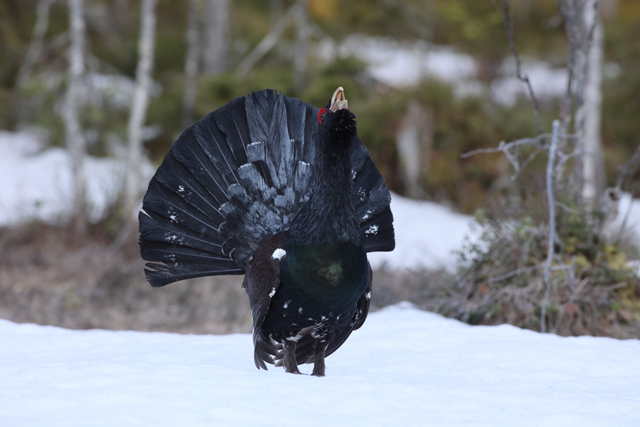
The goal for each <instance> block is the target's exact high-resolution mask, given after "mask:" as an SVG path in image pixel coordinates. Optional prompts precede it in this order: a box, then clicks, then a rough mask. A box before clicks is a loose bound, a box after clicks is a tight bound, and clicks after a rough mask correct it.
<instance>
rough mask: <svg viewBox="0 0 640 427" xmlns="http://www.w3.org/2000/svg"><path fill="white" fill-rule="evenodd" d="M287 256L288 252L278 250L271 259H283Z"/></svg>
mask: <svg viewBox="0 0 640 427" xmlns="http://www.w3.org/2000/svg"><path fill="white" fill-rule="evenodd" d="M286 254H287V251H285V250H284V249H281V248H278V249H276V250H275V251H273V254H272V255H271V258H273V259H282V257H283V256H285V255H286Z"/></svg>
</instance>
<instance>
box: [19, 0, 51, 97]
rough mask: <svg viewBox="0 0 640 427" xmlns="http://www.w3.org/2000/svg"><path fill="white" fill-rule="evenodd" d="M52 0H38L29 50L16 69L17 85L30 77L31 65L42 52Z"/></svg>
mask: <svg viewBox="0 0 640 427" xmlns="http://www.w3.org/2000/svg"><path fill="white" fill-rule="evenodd" d="M51 3H53V0H40V1H39V2H38V6H37V9H36V25H35V26H34V27H33V35H32V36H31V43H30V44H29V50H28V51H27V55H26V56H25V58H24V62H23V63H22V66H21V67H20V70H19V71H18V86H20V87H21V88H22V87H24V85H25V84H26V83H27V82H28V81H29V79H30V78H31V73H32V71H33V66H34V65H35V64H36V62H38V59H39V58H40V53H41V52H42V41H43V40H44V36H45V34H47V29H48V28H49V8H50V7H51Z"/></svg>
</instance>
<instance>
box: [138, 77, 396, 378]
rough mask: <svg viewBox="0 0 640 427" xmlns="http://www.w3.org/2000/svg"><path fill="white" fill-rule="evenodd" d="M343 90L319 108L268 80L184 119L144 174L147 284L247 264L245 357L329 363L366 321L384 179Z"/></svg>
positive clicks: (380, 245) (385, 217)
mask: <svg viewBox="0 0 640 427" xmlns="http://www.w3.org/2000/svg"><path fill="white" fill-rule="evenodd" d="M355 119H356V116H355V115H354V114H353V113H352V112H351V111H350V110H349V109H348V106H347V100H346V99H345V97H344V91H343V89H342V88H338V89H337V90H336V91H335V93H334V94H333V96H332V98H331V101H330V102H329V103H328V104H327V105H326V106H325V108H322V109H320V110H318V109H317V108H315V107H313V106H311V105H309V104H307V103H305V102H303V101H301V100H299V99H295V98H290V97H287V96H283V95H282V94H278V93H276V92H275V91H273V90H263V91H259V92H253V93H251V94H249V95H247V96H244V97H241V98H236V99H234V100H233V101H231V102H229V103H228V104H226V105H225V106H223V107H221V108H219V109H218V110H216V111H214V112H212V113H210V114H208V115H207V116H206V117H204V118H203V119H202V120H200V121H199V122H197V123H196V124H194V125H193V126H191V127H189V128H188V129H187V130H186V131H185V132H184V133H183V134H182V135H181V136H180V138H178V140H177V141H176V142H175V143H174V144H173V146H172V147H171V149H170V151H169V153H168V154H167V155H166V157H165V158H164V161H163V162H162V164H161V165H160V167H159V168H158V170H157V172H156V174H155V176H154V177H153V179H152V180H151V182H150V184H149V189H148V191H147V194H146V195H145V197H144V200H143V205H142V210H141V212H140V215H139V219H140V251H141V254H142V258H144V259H145V260H146V261H148V263H147V264H146V269H145V274H146V277H147V280H148V281H149V282H150V283H151V285H152V286H164V285H166V284H169V283H172V282H175V281H178V280H183V279H187V278H192V277H199V276H208V275H219V274H245V277H244V282H243V288H244V289H245V290H246V292H247V294H248V295H249V302H250V304H251V311H252V315H253V342H254V348H255V350H254V360H255V364H256V367H258V368H263V369H267V366H266V364H265V362H266V363H271V364H276V365H280V366H284V368H285V370H286V372H291V373H300V371H299V370H298V364H300V363H312V362H313V363H314V368H313V373H312V375H316V376H323V375H324V374H325V363H324V359H325V357H326V356H328V355H330V354H331V353H333V352H334V351H336V350H337V349H338V348H339V347H340V346H341V345H342V343H344V341H345V340H346V339H347V337H348V336H349V335H350V334H351V332H352V331H353V330H355V329H358V328H359V327H360V326H362V324H363V323H364V321H365V318H366V317H367V313H368V311H369V301H370V299H371V281H372V272H371V267H370V265H369V262H368V260H367V255H366V253H367V252H373V251H391V250H393V249H394V247H395V240H394V231H393V216H392V214H391V209H390V207H389V203H390V200H391V197H390V194H389V191H388V189H387V186H386V183H385V180H384V178H383V177H382V175H381V174H380V172H379V171H378V169H377V168H376V166H375V165H374V163H373V161H372V160H371V158H370V157H369V152H368V151H367V149H366V148H365V146H364V145H363V144H362V142H361V141H360V140H359V139H358V134H357V127H356V121H355Z"/></svg>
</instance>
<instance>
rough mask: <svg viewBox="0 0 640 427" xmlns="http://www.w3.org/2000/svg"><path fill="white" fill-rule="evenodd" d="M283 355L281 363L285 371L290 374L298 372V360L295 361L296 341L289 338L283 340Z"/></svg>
mask: <svg viewBox="0 0 640 427" xmlns="http://www.w3.org/2000/svg"><path fill="white" fill-rule="evenodd" d="M283 351H284V357H283V360H282V364H283V365H284V370H285V372H288V373H290V374H300V373H301V372H300V371H299V370H298V362H296V342H295V341H290V340H284V345H283Z"/></svg>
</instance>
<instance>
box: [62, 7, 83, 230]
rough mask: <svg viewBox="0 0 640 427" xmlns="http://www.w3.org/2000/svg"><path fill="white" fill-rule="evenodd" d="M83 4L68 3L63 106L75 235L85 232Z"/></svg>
mask: <svg viewBox="0 0 640 427" xmlns="http://www.w3.org/2000/svg"><path fill="white" fill-rule="evenodd" d="M83 6H84V4H83V0H69V23H70V32H69V33H70V38H71V46H70V48H69V81H68V84H67V93H66V99H65V103H64V113H63V118H64V128H65V139H66V144H67V150H68V152H69V158H70V161H71V174H72V178H73V214H72V221H73V223H74V230H75V231H76V232H77V233H84V232H85V231H86V228H87V204H86V186H87V184H86V177H85V172H84V167H83V163H84V158H85V155H86V147H85V139H84V136H83V134H82V129H81V127H80V113H79V107H80V106H79V97H80V91H81V90H82V88H81V85H82V84H83V77H84V61H85V60H84V54H85V21H84V16H83V15H84V13H83Z"/></svg>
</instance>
